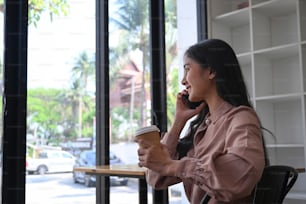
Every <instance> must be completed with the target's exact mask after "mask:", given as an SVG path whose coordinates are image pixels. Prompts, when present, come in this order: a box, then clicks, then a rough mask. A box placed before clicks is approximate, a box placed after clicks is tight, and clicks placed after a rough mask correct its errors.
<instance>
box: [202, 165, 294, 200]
mask: <svg viewBox="0 0 306 204" xmlns="http://www.w3.org/2000/svg"><path fill="white" fill-rule="evenodd" d="M297 177H298V172H297V170H296V169H294V168H293V167H290V166H284V165H272V166H267V167H265V169H264V171H263V174H262V177H261V179H260V181H259V182H258V183H257V185H256V187H255V189H254V191H253V202H252V203H253V204H282V203H283V201H284V199H285V197H286V195H287V194H288V192H289V191H290V189H291V188H292V187H293V185H294V183H295V182H296V180H297ZM209 200H210V196H209V195H208V194H205V196H204V197H203V199H202V201H201V204H207V203H208V202H209Z"/></svg>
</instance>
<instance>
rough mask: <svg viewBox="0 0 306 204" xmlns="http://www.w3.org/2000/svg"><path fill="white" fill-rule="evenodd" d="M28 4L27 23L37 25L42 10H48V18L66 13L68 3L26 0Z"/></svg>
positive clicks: (0, 7)
mask: <svg viewBox="0 0 306 204" xmlns="http://www.w3.org/2000/svg"><path fill="white" fill-rule="evenodd" d="M28 4H29V6H28V7H29V20H28V22H29V24H34V26H36V25H37V22H38V21H39V20H40V16H41V14H42V13H43V12H48V13H49V15H50V20H53V17H54V16H60V15H62V14H63V15H67V14H68V11H69V4H68V1H67V0H28ZM3 8H4V0H0V12H3Z"/></svg>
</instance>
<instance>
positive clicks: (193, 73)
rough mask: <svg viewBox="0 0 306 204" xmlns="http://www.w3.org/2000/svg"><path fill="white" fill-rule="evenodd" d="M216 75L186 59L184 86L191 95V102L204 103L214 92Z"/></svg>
mask: <svg viewBox="0 0 306 204" xmlns="http://www.w3.org/2000/svg"><path fill="white" fill-rule="evenodd" d="M214 77H215V74H214V73H212V72H211V69H210V68H209V67H207V68H202V67H201V66H200V64H198V63H197V62H196V61H195V60H193V59H191V58H189V57H186V56H185V57H184V77H183V79H182V84H183V85H184V86H185V88H186V90H187V91H188V94H189V100H190V101H193V102H196V101H202V100H204V101H205V99H206V98H207V97H208V96H209V94H210V93H211V91H213V89H212V86H213V83H215V82H214V80H212V79H214Z"/></svg>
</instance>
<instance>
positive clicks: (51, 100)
mask: <svg viewBox="0 0 306 204" xmlns="http://www.w3.org/2000/svg"><path fill="white" fill-rule="evenodd" d="M59 92H60V91H59V90H56V89H43V88H38V89H29V90H28V97H27V104H28V106H27V107H28V109H27V115H28V119H29V118H31V120H30V121H31V124H36V127H34V128H30V127H28V133H29V134H32V135H35V136H37V137H38V138H40V139H41V140H45V142H46V143H47V142H48V141H49V140H55V138H58V137H60V136H61V135H60V132H59V131H58V125H60V124H61V123H62V118H61V116H62V114H61V112H63V111H62V109H61V108H60V106H59V102H58V101H57V100H55V99H56V96H57V95H58V94H59ZM28 125H30V124H28ZM35 131H36V132H35Z"/></svg>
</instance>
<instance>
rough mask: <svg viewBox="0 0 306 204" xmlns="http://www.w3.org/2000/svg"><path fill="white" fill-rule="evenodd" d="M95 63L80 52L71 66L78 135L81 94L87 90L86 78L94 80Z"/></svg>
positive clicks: (80, 122)
mask: <svg viewBox="0 0 306 204" xmlns="http://www.w3.org/2000/svg"><path fill="white" fill-rule="evenodd" d="M94 74H95V63H94V61H93V60H92V59H90V57H89V56H88V54H87V53H86V52H82V53H80V55H79V57H78V58H77V59H76V61H75V66H74V67H73V68H72V76H71V77H72V85H73V87H72V88H73V89H74V90H75V92H76V94H77V96H78V111H77V112H78V117H77V118H78V137H82V111H83V96H84V95H85V94H86V92H87V85H88V80H90V79H92V80H94V76H95V75H94Z"/></svg>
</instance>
